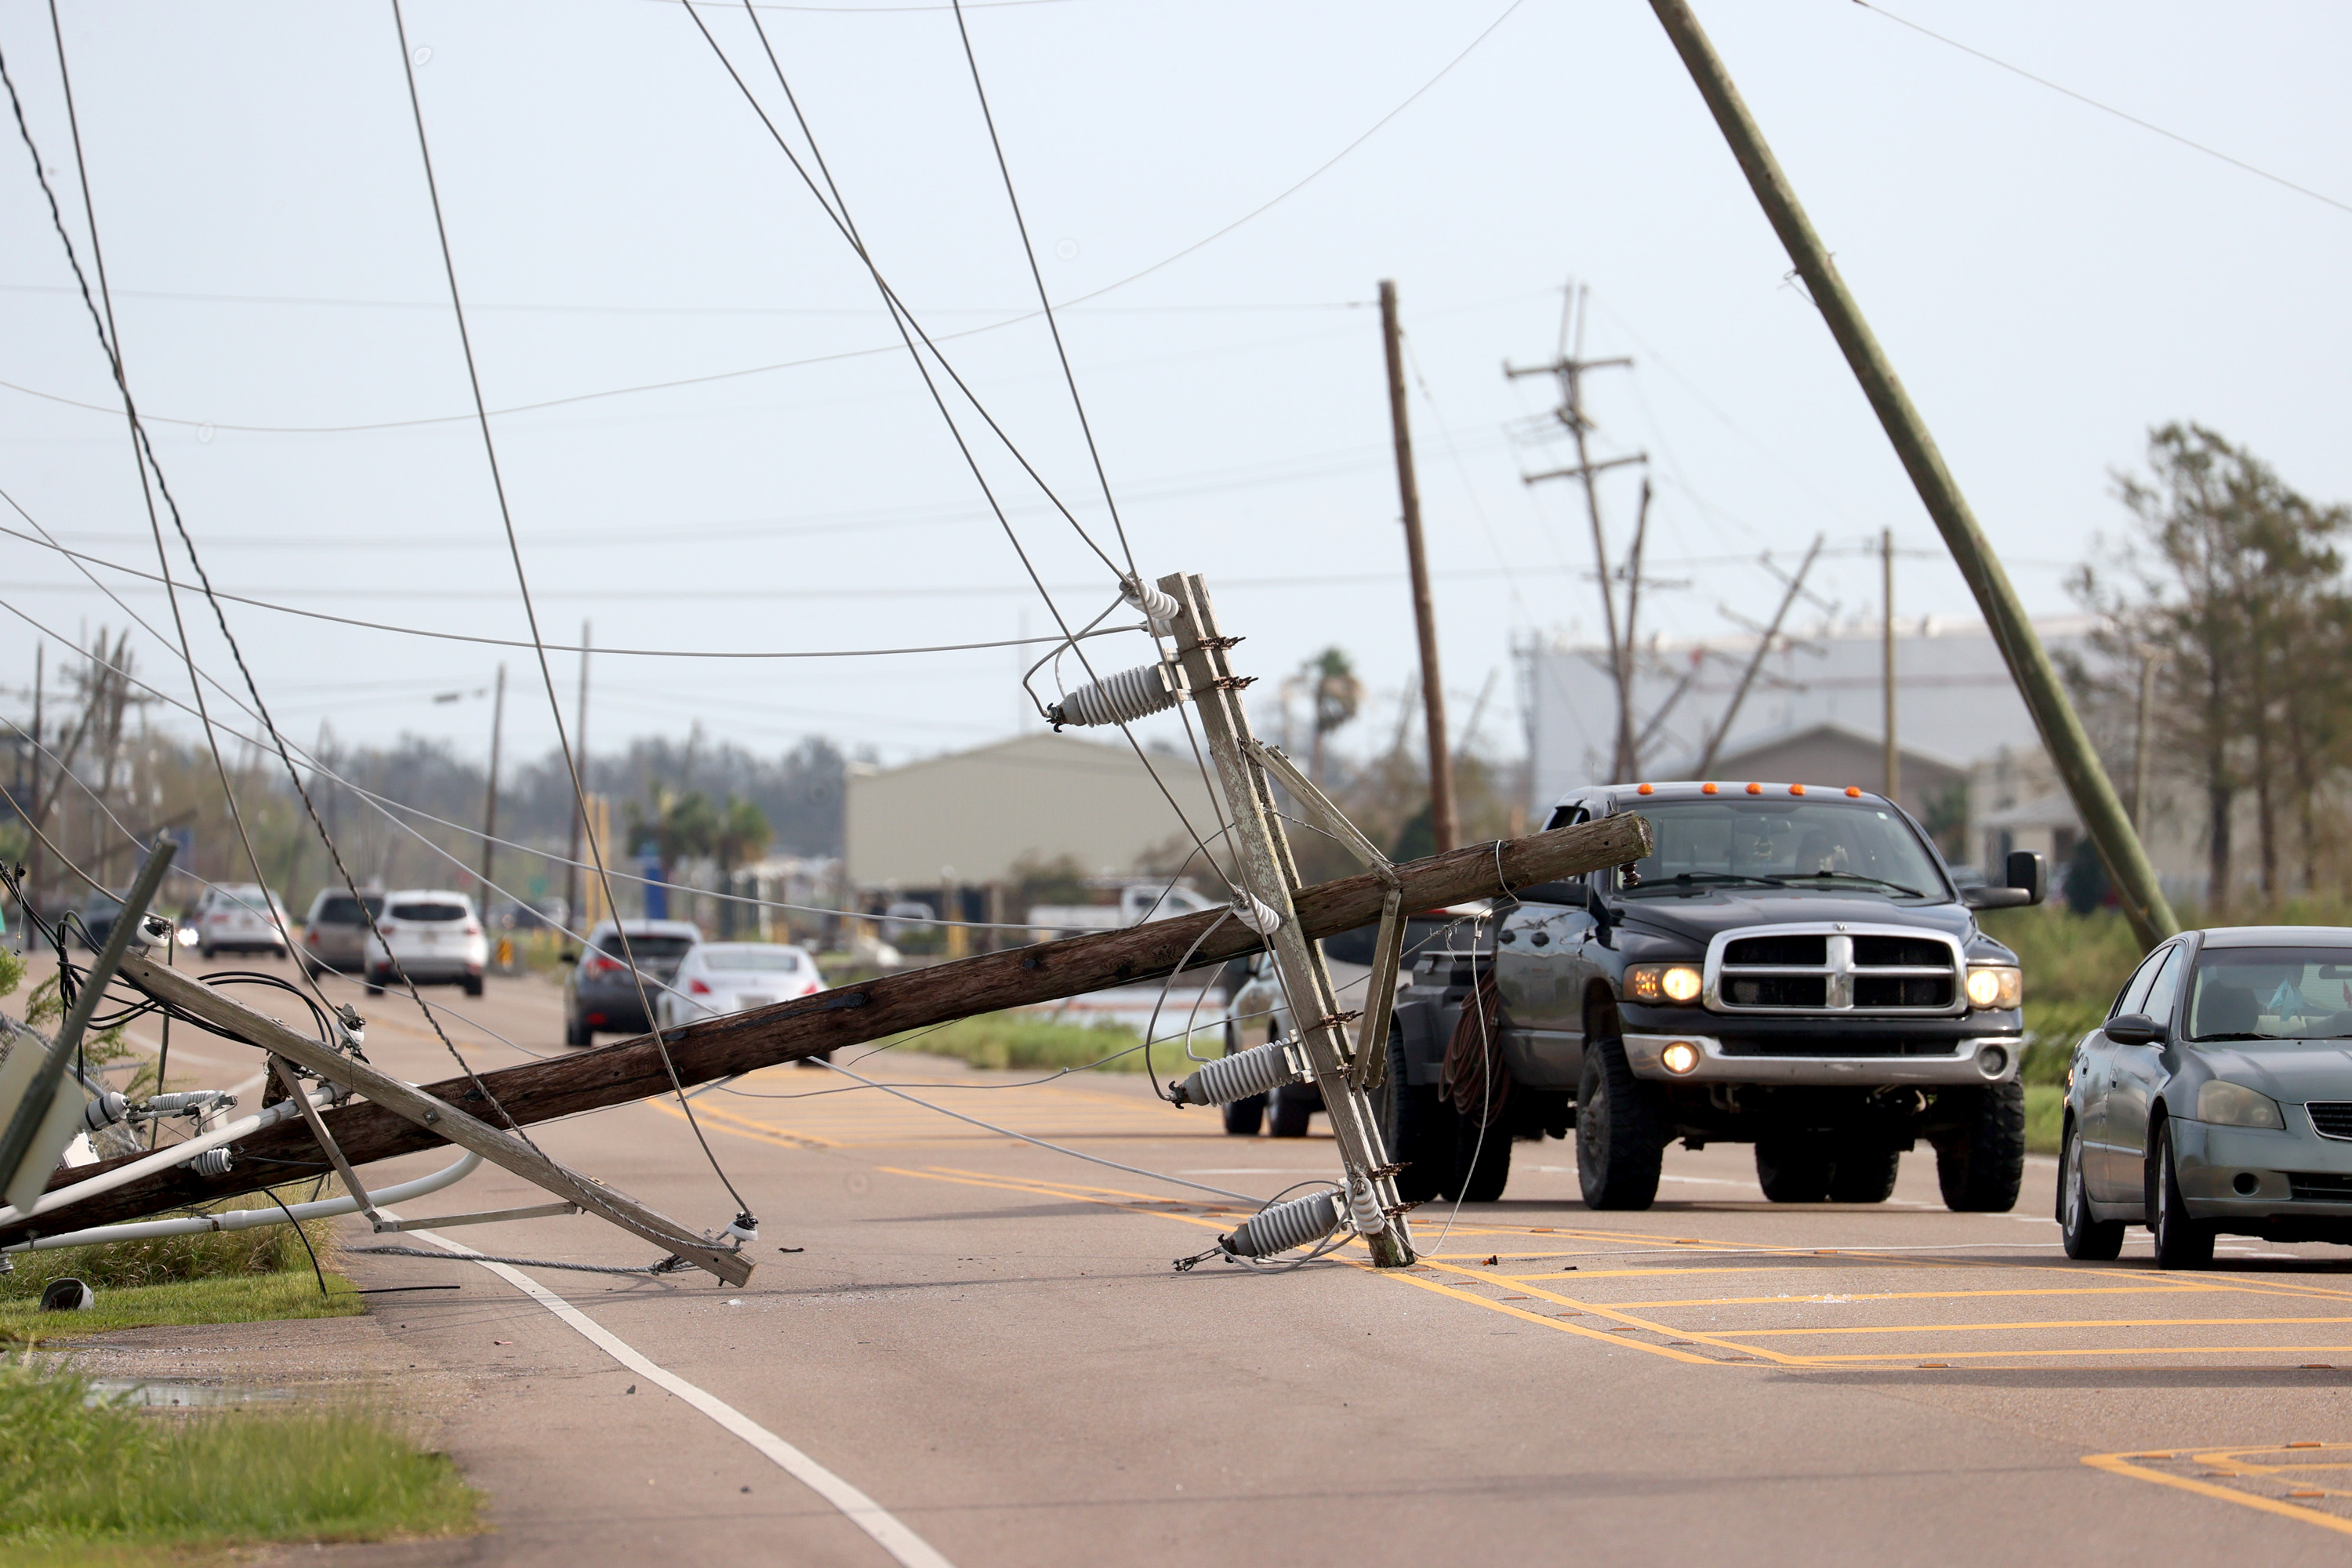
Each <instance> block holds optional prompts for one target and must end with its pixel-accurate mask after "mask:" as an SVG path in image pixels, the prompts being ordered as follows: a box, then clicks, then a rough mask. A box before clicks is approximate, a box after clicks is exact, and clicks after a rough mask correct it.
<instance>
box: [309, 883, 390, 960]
mask: <svg viewBox="0 0 2352 1568" xmlns="http://www.w3.org/2000/svg"><path fill="white" fill-rule="evenodd" d="M381 914H383V894H382V893H371V892H366V891H362V893H361V894H360V896H359V897H358V898H356V899H354V898H352V896H351V894H349V893H347V892H345V891H343V890H342V889H340V888H324V889H320V892H319V896H318V897H317V898H315V899H313V900H310V913H309V914H308V915H306V916H304V917H303V920H302V963H304V965H305V966H306V967H308V968H309V969H310V973H313V974H320V973H325V972H326V971H328V970H333V971H335V972H336V973H344V974H348V973H352V972H354V971H357V970H361V969H364V968H365V967H367V953H368V933H369V931H370V930H371V929H372V928H373V926H374V924H375V921H376V917H378V916H379V915H381Z"/></svg>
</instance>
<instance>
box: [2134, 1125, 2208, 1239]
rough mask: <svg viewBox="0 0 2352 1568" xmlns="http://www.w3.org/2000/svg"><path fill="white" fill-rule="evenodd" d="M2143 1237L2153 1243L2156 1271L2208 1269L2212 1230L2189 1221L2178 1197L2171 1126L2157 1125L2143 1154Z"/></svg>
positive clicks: (2200, 1222) (2199, 1223)
mask: <svg viewBox="0 0 2352 1568" xmlns="http://www.w3.org/2000/svg"><path fill="white" fill-rule="evenodd" d="M2147 1234H2148V1238H2149V1239H2150V1240H2151V1241H2153V1242H2155V1243H2156V1266H2157V1267H2158V1268H2211V1267H2212V1266H2213V1237H2214V1234H2215V1233H2214V1227H2213V1226H2212V1225H2211V1224H2210V1223H2209V1222H2207V1221H2204V1220H2198V1219H2191V1218H2190V1217H2189V1205H2188V1204H2186V1203H2185V1202H2183V1201H2182V1199H2181V1196H2180V1173H2179V1172H2178V1171H2177V1170H2175V1169H2174V1168H2173V1161H2172V1123H2171V1122H2169V1121H2162V1122H2158V1124H2157V1129H2156V1136H2155V1137H2154V1138H2153V1139H2151V1140H2149V1146H2148V1152H2147Z"/></svg>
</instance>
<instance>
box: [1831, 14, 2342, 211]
mask: <svg viewBox="0 0 2352 1568" xmlns="http://www.w3.org/2000/svg"><path fill="white" fill-rule="evenodd" d="M1853 3H1854V4H1855V5H1859V6H1861V7H1862V8H1863V9H1864V10H1865V11H1868V12H1870V13H1871V14H1872V15H1873V16H1884V17H1885V18H1886V19H1887V20H1888V21H1890V22H1892V23H1894V24H1895V26H1900V27H1908V28H1910V29H1911V30H1912V31H1913V32H1915V33H1916V34H1918V35H1919V36H1920V37H1926V38H1933V39H1935V40H1936V42H1937V43H1939V44H1942V45H1944V46H1945V47H1948V48H1954V49H1958V50H1959V51H1960V53H1962V54H1964V55H1972V56H1974V57H1975V58H1978V59H1980V60H1982V61H1984V63H1985V64H1987V65H1989V66H1998V67H1999V68H2000V69H2002V70H2005V71H2007V72H2009V73H2010V74H2011V76H2020V77H2023V78H2024V79H2026V80H2027V81H2030V82H2032V83H2033V85H2034V86H2036V87H2045V88H2048V89H2050V90H2051V91H2052V92H2054V93H2059V94H2061V95H2063V96H2064V97H2067V98H2071V99H2073V100H2074V101H2075V102H2077V103H2080V104H2084V105H2085V106H2087V107H2089V108H2092V109H2095V110H2098V111H2099V112H2100V113H2102V114H2111V115H2113V116H2115V117H2116V119H2117V120H2120V121H2125V122H2126V123H2127V124H2131V125H2137V126H2138V127H2139V128H2140V129H2141V130H2142V131H2149V132H2155V133H2156V134H2157V135H2158V136H2161V137H2163V138H2164V139H2165V140H2166V141H2168V142H2179V144H2180V145H2182V146H2183V147H2186V148H2188V149H2189V151H2190V152H2192V153H2204V154H2205V156H2207V157H2208V158H2216V159H2219V160H2220V161H2221V162H2222V163H2227V164H2229V165H2230V166H2231V168H2233V169H2239V170H2242V171H2243V172H2245V173H2246V174H2252V175H2253V176H2254V177H2255V178H2256V179H2258V180H2268V181H2269V182H2270V183H2271V184H2274V185H2281V186H2284V187H2285V188H2286V189H2287V190H2290V191H2293V192H2294V194H2295V195H2299V196H2309V197H2310V198H2311V199H2312V200H2313V201H2315V202H2322V203H2325V204H2326V205H2328V206H2331V207H2334V208H2335V209H2336V211H2338V212H2346V213H2352V202H2343V201H2338V200H2337V199H2336V197H2334V196H2331V195H2327V194H2326V193H2325V192H2323V191H2315V190H2313V189H2312V188H2311V187H2310V186H2309V185H2299V184H2295V183H2294V181H2293V180H2290V179H2288V178H2287V177H2286V176H2285V175H2284V174H2272V173H2271V172H2270V171H2269V170H2268V169H2265V168H2263V167H2261V166H2259V165H2258V164H2253V163H2247V162H2246V161H2245V160H2244V159H2243V158H2235V157H2231V155H2230V154H2229V153H2224V152H2222V151H2221V149H2220V148H2218V147H2209V146H2207V145H2206V144H2205V143H2204V142H2195V141H2191V140H2190V139H2189V138H2188V137H2186V136H2183V135H2182V134H2180V132H2178V131H2168V130H2166V129H2165V128H2164V127H2163V126H2161V125H2158V124H2157V123H2156V121H2152V120H2142V119H2141V118H2140V117H2139V116H2138V115H2137V114H2133V113H2130V112H2129V111H2127V110H2121V109H2117V108H2116V106H2115V105H2114V104H2111V103H2102V102H2100V101H2099V100H2097V99H2095V98H2093V97H2091V96H2090V95H2089V94H2087V93H2081V92H2076V91H2075V90H2074V89H2073V88H2071V87H2066V86H2063V85H2062V84H2061V83H2058V82H2054V81H2052V80H2051V79H2049V78H2048V77H2045V76H2036V75H2034V74H2033V72H2032V71H2030V70H2027V69H2026V68H2024V67H2023V66H2015V65H2011V64H2010V63H2009V62H2008V61H2007V60H2005V59H2002V58H2000V57H1999V56H1997V55H1989V54H1987V53H1985V52H1984V51H1983V50H1982V49H1979V48H1974V47H1970V46H1969V45H1967V44H1964V43H1962V42H1960V41H1959V40H1958V38H1948V37H1945V36H1944V35H1943V34H1941V33H1938V32H1936V31H1934V30H1933V29H1931V28H1927V27H1923V26H1920V25H1919V24H1918V23H1916V22H1914V21H1912V20H1911V19H1910V18H1909V17H1907V16H1896V15H1895V13H1894V12H1892V11H1889V10H1887V9H1886V8H1885V6H1883V5H1872V4H1871V0H1853Z"/></svg>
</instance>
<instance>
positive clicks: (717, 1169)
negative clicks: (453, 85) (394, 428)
mask: <svg viewBox="0 0 2352 1568" xmlns="http://www.w3.org/2000/svg"><path fill="white" fill-rule="evenodd" d="M52 3H54V0H52ZM392 25H393V30H394V33H396V34H397V35H398V37H399V40H400V69H401V74H402V76H403V77H404V79H406V81H407V83H408V105H409V108H410V110H412V111H413V113H414V114H415V120H416V152H417V155H418V157H419V159H420V160H421V161H422V162H423V163H424V166H425V194H426V195H427V196H429V197H430V198H431V201H432V205H433V231H434V234H435V236H436V237H437V238H438V239H439V240H440V242H441V267H442V270H443V271H444V272H445V273H446V275H447V277H448V279H449V309H450V313H451V314H452V315H453V316H455V317H456V319H457V342H458V346H459V347H460V348H461V349H463V350H464V352H465V358H466V384H467V386H468V387H469V388H470V389H471V390H472V392H473V395H474V413H475V416H476V418H477V421H478V424H479V425H480V426H481V431H482V452H483V456H484V457H486V458H488V461H489V468H490V488H491V489H493V490H494V491H495V492H496V493H497V495H498V500H499V521H500V523H502V524H503V525H504V526H505V529H506V534H507V551H508V553H509V555H510V556H511V557H512V558H513V560H514V572H515V588H516V591H517V592H518V593H519V594H520V595H521V597H522V613H523V618H524V620H525V621H526V622H528V623H529V625H530V642H531V647H532V650H533V651H534V652H535V653H536V654H537V655H538V658H539V673H540V679H541V681H542V682H543V683H544V684H545V685H546V688H547V706H548V711H549V712H550V713H551V715H552V716H553V718H554V720H555V740H556V743H557V744H558V745H559V746H561V747H562V751H563V770H564V773H566V774H567V775H568V776H569V777H570V778H571V780H572V795H573V796H574V798H575V799H576V800H577V801H578V803H579V805H580V811H581V815H582V816H583V817H584V816H587V815H588V792H587V786H586V785H585V784H583V783H582V782H581V779H580V766H579V763H577V762H576V761H575V760H574V759H573V757H572V736H571V734H570V732H569V731H566V730H565V729H564V726H563V700H562V698H560V697H558V696H557V695H556V691H555V670H554V667H553V666H551V665H550V664H549V663H548V661H547V644H546V642H545V640H544V639H543V638H541V636H540V634H539V610H538V608H537V607H536V606H535V605H532V604H531V602H530V574H528V573H527V572H525V571H524V569H523V563H522V543H521V542H520V540H518V539H517V538H516V537H515V527H514V511H513V509H512V508H510V507H509V505H508V504H507V484H506V477H505V476H504V475H503V474H501V473H500V472H499V448H498V443H497V442H496V441H495V440H493V439H492V438H491V436H490V410H489V405H488V403H487V402H486V401H485V400H484V399H483V396H482V377H481V374H480V372H479V371H478V369H477V368H476V366H475V363H474V339H473V335H472V333H470V332H469V331H467V327H466V301H465V299H464V296H463V295H462V294H461V293H460V291H459V290H458V288H457V257H456V255H455V254H454V253H453V252H452V251H451V250H450V248H449V225H448V222H447V220H446V218H444V217H443V216H442V214H441V185H440V182H439V181H438V180H437V179H436V178H435V176H434V173H433V148H432V144H431V142H429V141H428V140H427V139H426V137H425V100H423V99H422V98H421V97H419V96H418V94H417V91H416V63H415V56H414V55H413V54H411V53H410V52H409V47H408V23H407V21H406V20H405V18H404V16H402V14H401V8H400V0H392ZM588 854H589V858H591V859H593V860H594V861H595V862H596V875H597V878H598V879H599V880H601V881H603V882H604V902H605V903H606V904H607V905H608V906H610V907H611V908H612V910H614V914H615V917H616V918H615V920H614V930H615V931H618V932H619V933H620V941H621V950H622V952H623V953H624V954H625V955H626V954H628V947H629V939H628V934H627V928H626V927H625V926H624V925H622V924H621V922H620V921H619V920H618V919H617V916H618V914H619V910H620V904H619V902H618V901H617V900H614V897H613V885H612V883H611V881H610V880H609V879H605V878H604V847H603V846H601V845H599V844H598V843H597V842H596V836H595V835H594V834H593V833H592V834H590V835H588ZM485 885H486V886H487V885H488V884H487V883H485ZM352 897H353V898H354V899H356V898H358V897H359V891H358V889H356V888H354V889H352ZM387 951H388V950H387ZM629 973H630V974H631V975H632V976H634V977H635V980H636V984H637V1003H638V1005H640V1006H642V1007H643V1008H645V1010H646V1022H647V1023H648V1024H649V1025H651V1026H652V1029H653V1037H654V1045H655V1047H656V1048H657V1049H658V1050H659V1051H660V1052H661V1059H662V1068H663V1070H664V1071H666V1072H667V1073H668V1075H669V1082H670V1088H671V1089H673V1090H675V1091H676V1093H677V1103H678V1109H679V1110H683V1111H685V1112H686V1124H687V1125H688V1127H689V1128H691V1129H693V1131H694V1140H695V1142H698V1143H699V1144H701V1145H702V1154H703V1158H704V1159H706V1160H708V1161H709V1163H710V1170H711V1173H712V1174H714V1175H716V1176H717V1177H718V1178H719V1185H720V1186H722V1187H725V1188H726V1189H727V1195H728V1196H729V1197H730V1198H732V1199H734V1200H735V1207H736V1210H737V1213H738V1214H739V1215H740V1216H742V1217H741V1219H740V1221H739V1223H743V1224H749V1223H750V1215H751V1205H749V1204H746V1203H745V1202H744V1201H743V1194H740V1193H739V1192H737V1191H736V1190H735V1184H734V1183H733V1182H732V1181H730V1180H729V1179H728V1175H727V1171H726V1167H724V1166H723V1165H721V1164H720V1163H719V1155H718V1152H716V1151H715V1150H713V1149H712V1148H711V1147H710V1140H709V1139H708V1138H706V1137H705V1136H703V1132H702V1123H701V1122H700V1121H698V1120H697V1119H696V1117H695V1114H694V1107H693V1106H692V1105H691V1104H690V1103H688V1100H687V1098H686V1085H685V1084H684V1083H683V1082H682V1081H681V1080H680V1079H679V1078H678V1076H677V1063H676V1062H674V1061H672V1060H671V1059H670V1054H669V1042H668V1040H667V1039H666V1038H664V1037H663V1034H662V1026H661V1020H660V1019H659V1018H657V1017H655V1016H654V1008H653V1003H652V1001H651V1000H650V999H649V998H648V997H647V996H646V980H645V973H644V972H643V971H642V970H640V969H639V968H638V967H637V965H636V963H635V959H634V957H633V956H632V957H631V959H630V963H629ZM436 1027H438V1025H436ZM509 1120H510V1121H511V1118H509Z"/></svg>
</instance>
